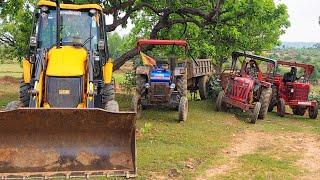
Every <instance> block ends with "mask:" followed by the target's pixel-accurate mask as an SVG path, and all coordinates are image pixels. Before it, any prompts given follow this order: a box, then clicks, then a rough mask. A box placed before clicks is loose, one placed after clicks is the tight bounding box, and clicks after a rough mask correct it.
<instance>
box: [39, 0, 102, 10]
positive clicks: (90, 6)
mask: <svg viewBox="0 0 320 180" xmlns="http://www.w3.org/2000/svg"><path fill="white" fill-rule="evenodd" d="M38 6H51V7H56V3H55V2H52V1H47V0H40V1H39V2H38ZM60 8H61V9H70V10H82V9H97V10H99V11H102V7H101V6H100V5H98V4H82V5H78V4H60Z"/></svg>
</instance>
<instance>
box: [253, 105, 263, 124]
mask: <svg viewBox="0 0 320 180" xmlns="http://www.w3.org/2000/svg"><path fill="white" fill-rule="evenodd" d="M260 110H261V103H260V102H257V103H256V105H255V106H254V109H253V112H252V115H251V123H252V124H255V123H256V122H257V119H258V116H259V113H260Z"/></svg>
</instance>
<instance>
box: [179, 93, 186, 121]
mask: <svg viewBox="0 0 320 180" xmlns="http://www.w3.org/2000/svg"><path fill="white" fill-rule="evenodd" d="M187 118H188V98H187V97H186V96H182V97H181V98H180V104H179V122H185V121H186V120H187Z"/></svg>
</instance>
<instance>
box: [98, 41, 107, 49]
mask: <svg viewBox="0 0 320 180" xmlns="http://www.w3.org/2000/svg"><path fill="white" fill-rule="evenodd" d="M105 48H106V44H105V42H104V41H103V40H100V41H99V42H98V50H99V51H103V50H105Z"/></svg>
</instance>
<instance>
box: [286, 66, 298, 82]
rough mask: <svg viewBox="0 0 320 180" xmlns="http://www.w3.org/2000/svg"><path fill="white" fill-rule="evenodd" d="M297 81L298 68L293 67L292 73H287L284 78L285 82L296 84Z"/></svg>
mask: <svg viewBox="0 0 320 180" xmlns="http://www.w3.org/2000/svg"><path fill="white" fill-rule="evenodd" d="M296 80H297V68H296V67H291V71H290V72H288V73H285V74H284V76H283V82H284V83H287V82H295V81H296Z"/></svg>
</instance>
